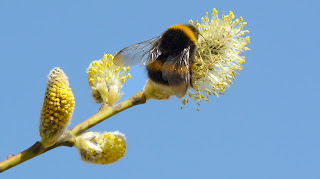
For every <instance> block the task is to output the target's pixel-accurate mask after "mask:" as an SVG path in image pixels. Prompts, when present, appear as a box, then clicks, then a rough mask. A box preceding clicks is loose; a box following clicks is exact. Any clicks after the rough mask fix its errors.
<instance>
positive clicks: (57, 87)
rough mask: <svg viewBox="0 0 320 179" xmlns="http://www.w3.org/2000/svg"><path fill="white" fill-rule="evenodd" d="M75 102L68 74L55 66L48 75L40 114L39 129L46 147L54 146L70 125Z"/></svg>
mask: <svg viewBox="0 0 320 179" xmlns="http://www.w3.org/2000/svg"><path fill="white" fill-rule="evenodd" d="M74 104H75V101H74V97H73V93H72V91H71V88H70V87H69V82H68V77H67V75H66V74H65V73H64V72H63V71H62V70H61V69H60V68H54V69H53V70H51V71H50V73H49V75H48V83H47V88H46V92H45V97H44V102H43V106H42V110H41V114H40V125H39V131H40V137H41V143H42V144H43V145H44V146H45V147H49V146H52V145H53V144H54V143H55V142H56V141H57V139H58V138H59V136H60V135H61V134H62V132H63V131H64V130H65V129H66V127H67V126H68V125H69V123H70V120H71V117H72V112H73V110H74Z"/></svg>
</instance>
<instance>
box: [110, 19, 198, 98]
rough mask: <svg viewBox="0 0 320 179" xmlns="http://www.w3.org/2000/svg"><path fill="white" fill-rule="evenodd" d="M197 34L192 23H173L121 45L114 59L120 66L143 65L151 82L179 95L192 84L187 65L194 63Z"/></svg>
mask: <svg viewBox="0 0 320 179" xmlns="http://www.w3.org/2000/svg"><path fill="white" fill-rule="evenodd" d="M198 36H199V31H198V29H196V28H195V27H194V26H192V25H184V24H177V25H173V26H171V27H169V28H168V29H167V30H166V31H165V32H163V33H162V35H160V36H158V37H155V38H152V39H150V40H147V41H144V42H140V43H137V44H135V45H131V46H128V47H126V48H124V49H122V50H121V51H120V52H119V53H117V54H116V55H115V57H114V60H113V62H114V64H115V65H119V66H120V65H125V66H132V65H137V64H140V65H143V66H146V68H147V72H148V77H149V79H150V80H151V81H152V82H153V83H155V84H156V85H158V86H161V87H164V88H169V89H170V90H171V91H172V92H173V94H174V95H175V96H177V97H178V98H182V97H183V96H184V95H185V94H186V92H187V89H188V87H189V86H192V73H191V70H190V66H192V64H193V63H194V58H195V52H196V49H197V46H196V43H197V40H198Z"/></svg>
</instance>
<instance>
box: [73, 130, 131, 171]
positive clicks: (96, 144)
mask: <svg viewBox="0 0 320 179" xmlns="http://www.w3.org/2000/svg"><path fill="white" fill-rule="evenodd" d="M126 141H127V139H126V138H125V136H124V134H122V133H120V132H118V131H116V132H105V133H98V132H86V133H84V134H82V135H80V136H78V137H77V138H76V143H75V148H77V149H78V151H79V154H80V156H81V160H82V161H84V162H86V163H91V164H100V165H106V164H110V163H114V162H116V161H118V160H119V159H120V158H122V157H123V156H124V155H125V152H126V148H127V143H126Z"/></svg>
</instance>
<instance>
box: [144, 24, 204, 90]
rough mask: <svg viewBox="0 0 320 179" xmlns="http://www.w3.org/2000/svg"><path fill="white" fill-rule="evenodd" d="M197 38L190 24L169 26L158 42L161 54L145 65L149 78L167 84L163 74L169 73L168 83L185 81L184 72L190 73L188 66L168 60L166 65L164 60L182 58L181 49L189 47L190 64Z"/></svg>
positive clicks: (178, 83) (176, 83)
mask: <svg viewBox="0 0 320 179" xmlns="http://www.w3.org/2000/svg"><path fill="white" fill-rule="evenodd" d="M197 38H198V33H197V30H196V29H195V28H194V27H192V26H190V25H183V24H178V25H174V26H171V27H169V28H168V30H166V31H165V32H164V33H163V34H162V36H161V40H160V42H159V46H158V50H159V51H160V52H161V55H159V56H158V58H157V59H156V60H155V61H154V62H152V63H151V64H149V65H147V70H148V76H149V78H150V79H151V80H152V81H154V82H156V83H159V84H163V85H169V82H168V79H164V77H163V76H164V75H163V74H170V81H171V84H170V85H177V86H178V85H180V84H182V83H186V79H185V76H186V74H188V73H189V74H191V72H190V70H189V69H188V67H186V66H185V64H184V63H179V64H176V65H175V64H174V62H171V61H170V62H169V65H168V63H166V62H167V61H168V59H170V60H172V59H174V60H176V61H179V60H183V59H180V58H179V57H181V58H182V56H181V54H182V53H183V51H184V50H185V49H189V48H190V50H189V57H188V59H189V61H188V63H189V64H192V63H193V58H194V54H195V50H196V40H197ZM164 64H166V65H164ZM176 68H178V69H176ZM188 76H191V75H188ZM188 81H191V80H188ZM172 82H174V84H172ZM186 85H189V84H186Z"/></svg>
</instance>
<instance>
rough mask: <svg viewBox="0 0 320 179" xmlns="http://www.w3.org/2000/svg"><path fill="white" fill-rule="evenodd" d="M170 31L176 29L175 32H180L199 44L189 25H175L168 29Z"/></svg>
mask: <svg viewBox="0 0 320 179" xmlns="http://www.w3.org/2000/svg"><path fill="white" fill-rule="evenodd" d="M169 29H174V30H180V31H181V32H183V33H184V34H186V35H187V36H188V37H189V38H190V40H191V41H192V42H193V43H196V42H197V38H196V36H195V34H194V32H193V31H192V30H191V28H190V27H189V26H187V25H184V24H177V25H173V26H171V27H169V28H168V30H169Z"/></svg>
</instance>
